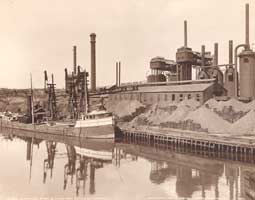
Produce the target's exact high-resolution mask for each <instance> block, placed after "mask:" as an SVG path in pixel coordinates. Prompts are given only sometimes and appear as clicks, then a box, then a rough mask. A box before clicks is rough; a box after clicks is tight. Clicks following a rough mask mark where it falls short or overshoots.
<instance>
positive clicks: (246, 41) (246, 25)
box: [245, 4, 250, 50]
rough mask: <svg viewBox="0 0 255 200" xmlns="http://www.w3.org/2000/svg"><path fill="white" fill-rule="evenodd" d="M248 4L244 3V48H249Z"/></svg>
mask: <svg viewBox="0 0 255 200" xmlns="http://www.w3.org/2000/svg"><path fill="white" fill-rule="evenodd" d="M249 23H250V22H249V4H245V44H246V45H247V46H246V50H249V49H250V41H249Z"/></svg>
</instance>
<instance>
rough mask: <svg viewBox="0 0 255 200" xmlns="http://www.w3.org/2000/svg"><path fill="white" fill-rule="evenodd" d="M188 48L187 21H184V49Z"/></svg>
mask: <svg viewBox="0 0 255 200" xmlns="http://www.w3.org/2000/svg"><path fill="white" fill-rule="evenodd" d="M187 46H188V33H187V21H186V20H185V21H184V47H187Z"/></svg>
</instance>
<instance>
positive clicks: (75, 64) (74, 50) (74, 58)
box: [73, 46, 77, 74]
mask: <svg viewBox="0 0 255 200" xmlns="http://www.w3.org/2000/svg"><path fill="white" fill-rule="evenodd" d="M76 56H77V55H76V46H73V72H74V74H76V66H77V62H76V61H77V60H76Z"/></svg>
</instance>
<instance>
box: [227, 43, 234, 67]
mask: <svg viewBox="0 0 255 200" xmlns="http://www.w3.org/2000/svg"><path fill="white" fill-rule="evenodd" d="M228 55H229V64H233V40H229V54H228ZM230 67H233V66H232V65H231V66H230Z"/></svg>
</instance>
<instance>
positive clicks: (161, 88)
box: [137, 82, 214, 92]
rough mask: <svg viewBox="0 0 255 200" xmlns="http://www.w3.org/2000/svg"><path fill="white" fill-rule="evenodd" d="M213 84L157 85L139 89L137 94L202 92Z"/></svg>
mask: <svg viewBox="0 0 255 200" xmlns="http://www.w3.org/2000/svg"><path fill="white" fill-rule="evenodd" d="M213 84H214V83H213V82H211V83H199V84H182V85H158V86H147V87H139V89H138V91H137V92H202V91H205V90H206V89H207V88H209V87H210V86H212V85H213Z"/></svg>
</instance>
